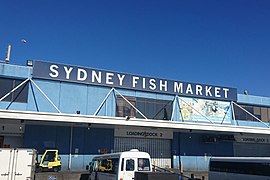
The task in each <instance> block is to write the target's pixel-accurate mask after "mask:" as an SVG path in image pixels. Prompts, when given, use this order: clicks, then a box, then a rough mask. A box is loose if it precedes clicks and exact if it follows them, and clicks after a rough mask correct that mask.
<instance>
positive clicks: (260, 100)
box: [237, 94, 270, 106]
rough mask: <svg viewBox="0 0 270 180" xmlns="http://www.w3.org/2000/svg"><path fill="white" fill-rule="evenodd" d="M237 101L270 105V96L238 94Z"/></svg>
mask: <svg viewBox="0 0 270 180" xmlns="http://www.w3.org/2000/svg"><path fill="white" fill-rule="evenodd" d="M237 102H238V103H243V104H252V105H260V106H270V98H269V97H259V96H252V95H244V94H238V101H237Z"/></svg>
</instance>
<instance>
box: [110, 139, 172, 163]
mask: <svg viewBox="0 0 270 180" xmlns="http://www.w3.org/2000/svg"><path fill="white" fill-rule="evenodd" d="M130 149H138V150H140V151H145V152H148V153H149V154H150V156H151V158H152V164H155V165H157V166H159V167H171V140H170V139H145V138H126V137H115V138H114V151H115V152H122V151H129V150H130Z"/></svg>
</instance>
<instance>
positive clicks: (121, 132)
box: [114, 128, 173, 139]
mask: <svg viewBox="0 0 270 180" xmlns="http://www.w3.org/2000/svg"><path fill="white" fill-rule="evenodd" d="M114 136H115V137H130V138H155V139H173V132H172V131H171V130H163V129H161V130H159V129H151V128H128V129H126V128H115V130H114Z"/></svg>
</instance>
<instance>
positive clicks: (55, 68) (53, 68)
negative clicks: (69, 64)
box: [49, 65, 59, 78]
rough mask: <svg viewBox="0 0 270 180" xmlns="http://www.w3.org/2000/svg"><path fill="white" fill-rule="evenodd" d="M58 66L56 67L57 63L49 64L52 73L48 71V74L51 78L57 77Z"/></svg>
mask: <svg viewBox="0 0 270 180" xmlns="http://www.w3.org/2000/svg"><path fill="white" fill-rule="evenodd" d="M58 68H59V67H58V66H57V65H51V66H50V70H51V72H53V73H49V75H50V76H51V77H52V78H55V77H58V75H59V73H58V71H57V69H58Z"/></svg>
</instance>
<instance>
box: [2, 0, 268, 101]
mask: <svg viewBox="0 0 270 180" xmlns="http://www.w3.org/2000/svg"><path fill="white" fill-rule="evenodd" d="M0 23H1V25H0V59H4V58H5V52H6V48H7V45H8V43H11V44H12V46H13V47H12V54H11V63H12V64H20V65H24V64H25V62H26V60H27V59H42V60H48V61H53V62H60V63H65V64H74V65H82V66H87V67H94V68H102V69H107V70H114V71H120V72H127V73H133V74H140V75H147V76H154V77H160V78H165V79H173V80H182V81H188V82H198V83H205V84H213V85H222V86H228V87H236V88H237V89H238V93H242V92H243V91H244V89H247V90H248V91H249V94H252V95H261V96H268V97H270V80H269V79H270V78H269V77H270V1H269V0H171V1H165V0H121V1H120V0H80V1H77V0H76V1H75V0H68V1H63V0H5V1H1V4H0ZM21 39H26V40H27V43H25V44H24V43H22V42H21Z"/></svg>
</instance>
